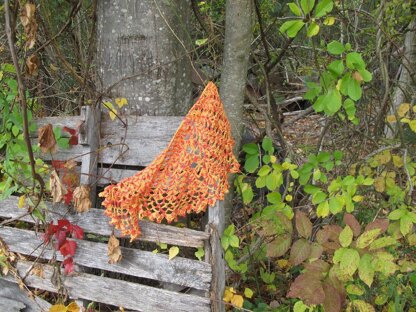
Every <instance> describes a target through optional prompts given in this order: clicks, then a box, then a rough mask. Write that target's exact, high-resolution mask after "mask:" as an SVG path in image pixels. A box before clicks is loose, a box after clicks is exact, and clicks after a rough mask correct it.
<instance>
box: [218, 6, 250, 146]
mask: <svg viewBox="0 0 416 312" xmlns="http://www.w3.org/2000/svg"><path fill="white" fill-rule="evenodd" d="M253 9H254V8H253V1H251V0H240V1H233V0H227V3H226V8H225V40H224V57H223V70H222V75H221V90H220V91H221V92H220V94H221V99H222V101H223V103H224V108H225V112H226V113H227V116H228V119H229V120H230V123H231V127H232V133H233V137H234V140H235V142H236V144H235V149H234V150H235V151H236V152H237V151H239V150H240V142H241V133H242V129H243V102H244V89H245V86H246V79H247V68H248V57H249V54H250V44H251V39H252V26H253Z"/></svg>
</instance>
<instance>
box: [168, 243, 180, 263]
mask: <svg viewBox="0 0 416 312" xmlns="http://www.w3.org/2000/svg"><path fill="white" fill-rule="evenodd" d="M178 253H179V247H177V246H172V247H170V248H169V260H172V259H173V258H175V257H176V256H177V255H178Z"/></svg>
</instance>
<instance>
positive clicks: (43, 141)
mask: <svg viewBox="0 0 416 312" xmlns="http://www.w3.org/2000/svg"><path fill="white" fill-rule="evenodd" d="M38 142H39V147H40V149H41V151H42V153H47V152H51V153H54V152H55V151H56V139H55V135H54V133H53V127H52V125H51V124H47V125H45V126H43V127H41V128H39V129H38Z"/></svg>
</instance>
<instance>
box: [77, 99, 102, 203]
mask: <svg viewBox="0 0 416 312" xmlns="http://www.w3.org/2000/svg"><path fill="white" fill-rule="evenodd" d="M100 116H101V112H100V110H99V109H98V108H93V107H90V106H83V107H81V119H82V120H83V123H82V125H81V127H80V131H79V141H80V144H82V145H83V146H85V153H84V155H83V156H82V164H81V180H80V183H81V185H87V186H88V187H89V188H90V196H89V197H90V200H91V205H92V206H93V207H95V198H96V193H97V191H96V190H97V164H98V153H97V151H98V148H99V141H100V138H99V135H100V131H99V129H100Z"/></svg>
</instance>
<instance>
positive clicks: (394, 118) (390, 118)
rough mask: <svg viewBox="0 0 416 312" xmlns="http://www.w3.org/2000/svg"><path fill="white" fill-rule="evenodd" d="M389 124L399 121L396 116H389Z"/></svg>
mask: <svg viewBox="0 0 416 312" xmlns="http://www.w3.org/2000/svg"><path fill="white" fill-rule="evenodd" d="M386 119H387V122H388V123H393V122H396V121H397V120H396V116H394V115H389V116H387V118H386Z"/></svg>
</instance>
